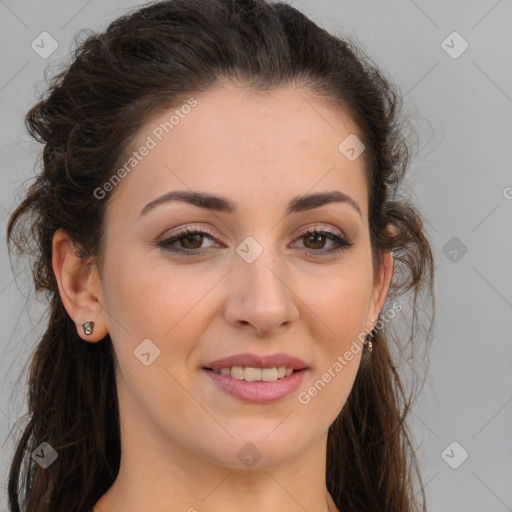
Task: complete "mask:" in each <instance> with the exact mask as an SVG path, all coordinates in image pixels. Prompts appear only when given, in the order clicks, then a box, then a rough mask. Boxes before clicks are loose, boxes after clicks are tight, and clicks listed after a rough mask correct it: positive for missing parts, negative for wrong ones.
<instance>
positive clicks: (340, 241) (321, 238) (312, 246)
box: [298, 229, 354, 255]
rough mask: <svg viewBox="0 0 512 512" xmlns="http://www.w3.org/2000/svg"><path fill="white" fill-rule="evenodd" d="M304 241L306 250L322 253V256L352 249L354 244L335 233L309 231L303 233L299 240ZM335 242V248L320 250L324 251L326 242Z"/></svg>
mask: <svg viewBox="0 0 512 512" xmlns="http://www.w3.org/2000/svg"><path fill="white" fill-rule="evenodd" d="M302 239H304V241H305V245H306V249H307V250H308V251H309V252H316V253H320V255H325V254H333V253H335V252H338V251H342V250H345V249H348V248H349V247H352V246H353V245H354V244H353V243H350V242H348V241H347V240H345V239H344V238H343V237H342V236H340V235H337V234H335V233H331V232H330V231H320V230H316V229H313V230H309V231H305V232H303V233H301V235H300V236H299V238H298V240H302ZM328 240H330V241H332V242H335V245H334V247H332V248H331V249H328V250H318V249H323V247H324V246H325V243H326V241H328Z"/></svg>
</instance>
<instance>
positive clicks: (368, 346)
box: [364, 335, 373, 354]
mask: <svg viewBox="0 0 512 512" xmlns="http://www.w3.org/2000/svg"><path fill="white" fill-rule="evenodd" d="M364 346H365V347H366V350H367V351H368V353H369V354H371V353H372V350H373V344H372V342H371V341H370V335H368V336H366V338H365V340H364Z"/></svg>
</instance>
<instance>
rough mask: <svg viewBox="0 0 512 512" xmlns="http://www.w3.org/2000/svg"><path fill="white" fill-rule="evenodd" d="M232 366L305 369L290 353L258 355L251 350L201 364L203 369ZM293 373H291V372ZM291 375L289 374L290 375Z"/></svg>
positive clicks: (299, 360) (300, 360)
mask: <svg viewBox="0 0 512 512" xmlns="http://www.w3.org/2000/svg"><path fill="white" fill-rule="evenodd" d="M233 366H249V367H251V368H273V367H275V366H287V367H289V368H293V369H294V370H304V369H307V368H308V366H307V364H306V363H305V362H304V361H303V360H302V359H299V358H298V357H295V356H291V355H290V354H284V353H282V352H281V353H278V354H269V355H265V356H260V355H258V354H253V353H251V352H244V353H243V354H236V355H233V356H229V357H223V358H221V359H216V360H215V361H211V362H210V363H208V364H205V365H204V366H203V368H204V369H207V368H210V369H212V370H220V369H222V368H232V367H233ZM292 375H293V374H292ZM290 377H291V375H290ZM282 380H284V379H282Z"/></svg>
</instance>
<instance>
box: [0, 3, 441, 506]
mask: <svg viewBox="0 0 512 512" xmlns="http://www.w3.org/2000/svg"><path fill="white" fill-rule="evenodd" d="M78 39H79V38H77V41H76V43H77V47H76V49H75V50H74V52H73V54H72V61H71V63H70V64H69V65H64V66H63V69H61V70H59V73H56V74H55V75H54V76H53V78H51V80H49V83H48V84H47V87H46V89H45V91H44V93H43V94H42V95H41V96H40V97H39V98H38V102H37V103H36V104H35V105H34V106H33V107H32V108H31V109H30V111H29V112H28V113H27V115H26V119H25V122H26V126H27V129H28V131H29V133H30V134H31V136H32V137H34V138H35V139H36V140H37V141H38V142H40V143H42V144H44V149H43V151H42V157H41V161H40V164H41V165H40V166H39V167H40V169H38V172H37V174H36V176H35V179H34V182H33V183H32V184H31V185H30V186H29V187H27V191H26V195H25V196H24V198H23V200H22V202H21V203H20V204H19V205H18V206H17V208H16V209H15V211H14V212H13V213H12V215H11V217H10V219H9V222H8V226H7V241H8V245H9V254H11V253H12V252H14V251H16V253H17V254H20V255H23V254H27V255H29V257H30V258H31V267H32V274H33V279H34V283H35V288H36V290H37V291H41V290H42V291H44V292H45V296H46V298H47V300H48V308H49V312H50V314H49V321H48V325H47V328H46V331H45V332H44V334H43V336H42V338H41V339H40V340H39V342H38V344H37V346H36V349H35V351H34V353H33V355H32V358H31V361H30V364H31V365H30V372H29V387H28V399H27V401H28V417H27V421H26V424H25V425H24V426H23V428H22V434H21V435H20V436H18V437H17V438H16V449H15V451H14V455H13V459H12V463H11V466H10V473H9V481H8V496H9V505H10V509H11V511H12V512H20V511H28V512H69V511H75V510H77V511H82V510H83V511H86V510H88V509H90V508H91V507H92V506H93V505H94V504H95V503H96V501H98V499H99V498H100V497H101V496H102V495H103V494H104V493H105V492H106V491H107V489H108V488H109V487H110V486H111V485H112V483H113V482H114V480H115V478H116V476H117V473H118V471H119V464H120V451H121V448H120V447H121V444H120V429H119V410H118V400H117V391H116V376H115V364H114V354H113V348H112V342H111V339H110V336H109V335H107V336H106V337H105V338H104V339H103V340H102V341H101V342H100V343H94V344H92V343H84V342H83V340H82V339H81V338H80V337H79V336H78V334H77V332H76V328H75V325H74V323H73V321H72V319H71V318H70V317H69V315H68V313H67V312H66V310H65V308H64V306H63V303H62V300H61V298H60V296H59V292H58V287H57V283H56V279H55V275H54V273H53V269H52V238H53V235H54V233H55V231H56V230H57V229H59V228H64V230H65V231H66V232H67V233H68V234H69V235H70V236H71V238H72V239H73V240H74V241H75V243H76V244H77V245H78V246H80V248H81V251H82V252H81V256H82V257H83V258H84V261H91V262H93V263H94V264H98V265H101V261H102V250H103V248H104V239H103V233H104V227H105V226H104V222H105V220H104V219H105V208H106V205H107V204H108V198H106V199H105V200H102V201H99V200H97V199H96V197H95V195H94V193H93V191H94V190H95V189H96V188H97V187H99V186H101V185H102V184H104V183H105V182H106V181H107V180H108V179H109V177H111V176H112V174H113V171H114V170H115V169H116V168H117V166H118V165H120V162H122V161H123V159H124V158H125V155H126V154H128V151H129V149H130V142H131V141H133V140H134V137H135V136H136V134H137V130H138V129H139V128H140V127H141V126H142V125H143V124H144V122H145V121H147V120H148V119H149V118H150V117H151V116H152V115H153V114H155V113H157V112H159V111H161V110H162V109H164V108H169V107H171V106H178V105H180V104H181V103H182V101H183V99H184V98H187V97H189V96H190V95H191V94H194V93H197V92H200V91H204V90H206V89H207V88H208V87H210V86H212V84H216V83H219V82H220V81H221V80H226V79H227V80H230V81H231V82H232V83H236V84H240V85H241V86H244V87H246V88H247V89H248V90H250V91H259V90H272V89H276V88H280V87H284V86H290V85H292V86H294V87H295V88H296V90H297V91H300V90H306V91H311V92H313V93H315V94H317V95H318V96H319V97H322V98H324V99H325V100H326V101H329V102H331V103H332V104H333V105H337V106H340V107H342V108H343V109H345V111H346V112H348V113H349V115H350V116H351V118H352V120H353V121H354V122H355V124H356V125H357V127H358V129H359V131H360V133H361V135H362V138H363V143H364V144H365V146H366V150H365V152H364V154H363V157H364V165H365V177H366V182H367V188H368V205H369V229H370V240H371V247H372V255H373V264H374V268H375V269H378V266H379V265H380V264H381V263H382V255H383V252H384V251H387V250H392V251H393V254H394V269H393V277H392V281H391V285H390V288H389V292H388V297H387V299H388V300H398V299H399V300H400V301H401V303H403V304H404V305H407V306H408V309H409V310H410V313H411V315H412V316H411V318H412V326H411V329H410V331H408V334H407V333H406V334H405V335H404V334H396V333H394V332H393V331H392V329H391V327H394V325H392V322H389V321H387V322H384V321H383V320H386V319H385V318H381V321H382V323H383V324H384V325H383V327H382V329H378V330H377V332H375V333H374V336H373V340H372V342H373V352H372V353H371V354H369V353H365V356H364V357H363V358H362V360H361V363H360V367H359V370H358V373H357V376H356V379H355V382H354V385H353V388H352V390H351V393H350V395H349V398H348V400H347V402H346V404H345V405H344V407H343V409H342V410H341V411H340V414H339V415H338V417H337V418H336V420H335V421H334V422H333V423H332V425H331V426H330V428H329V433H328V444H327V468H326V483H327V488H328V490H329V492H330V493H331V495H332V497H333V499H334V502H335V504H336V505H337V507H338V508H339V509H340V510H343V511H344V512H349V511H353V512H355V511H362V510H367V511H372V512H373V511H375V512H377V511H379V512H382V511H386V512H411V511H417V510H426V508H425V493H424V491H423V486H422V485H421V475H420V471H419V469H418V466H417V463H416V455H415V450H414V447H413V445H412V443H411V436H410V432H409V430H408V426H407V423H406V421H405V419H406V416H407V414H408V413H409V411H410V408H411V405H412V403H413V401H414V400H415V398H416V397H415V396H413V394H412V393H409V394H408V393H407V391H406V386H405V385H404V382H405V379H404V377H406V378H407V380H408V381H409V376H408V375H407V374H406V375H405V376H404V375H400V369H401V368H400V365H399V364H397V360H398V359H397V358H401V357H402V356H403V354H404V353H405V350H406V348H407V347H408V348H409V349H410V350H411V352H412V353H416V349H417V348H418V347H420V346H424V347H426V346H427V345H428V341H429V339H430V332H431V329H432V325H433V318H434V299H433V257H432V251H431V247H430V244H429V241H428V238H427V236H426V233H425V229H424V224H423V221H422V216H421V215H420V213H419V211H418V210H417V209H416V208H415V207H414V206H412V204H411V203H410V202H409V200H408V199H407V198H405V197H403V196H402V195H401V192H400V190H399V185H400V184H401V183H402V179H403V177H404V175H405V172H406V170H407V168H408V166H409V164H410V161H411V156H412V152H413V149H414V148H413V142H412V139H411V134H412V131H408V127H409V125H408V123H407V117H406V116H405V115H404V112H403V109H402V103H403V100H402V96H401V94H400V92H399V90H398V88H397V87H396V86H395V85H393V82H392V80H391V79H390V78H386V76H385V74H384V72H383V71H381V70H380V69H379V68H378V66H377V65H376V64H375V63H374V62H373V61H372V59H370V58H369V57H368V55H367V54H366V52H365V51H364V50H363V49H362V48H361V45H360V44H358V43H357V42H356V41H355V40H353V38H349V37H343V38H341V37H336V36H334V35H331V34H330V33H328V32H327V31H325V30H324V29H322V28H320V27H319V26H318V25H316V24H315V23H314V22H313V21H311V20H310V19H308V18H307V17H306V16H305V15H304V14H302V13H301V12H299V11H298V10H296V9H295V8H293V7H291V6H290V5H288V4H286V3H284V2H279V3H270V2H268V1H266V0H169V1H162V2H156V3H151V4H146V5H145V6H143V7H139V9H138V10H135V11H132V12H130V13H128V14H126V15H123V16H121V17H119V18H118V19H116V20H115V21H113V22H112V23H111V24H110V25H109V26H108V28H107V29H106V30H105V31H104V32H103V33H87V34H85V37H83V40H78ZM389 227H392V228H393V229H391V230H389V229H388V228H389ZM13 244H14V247H13ZM421 297H424V298H426V299H427V300H428V301H430V302H429V304H430V306H431V309H430V312H431V315H428V318H429V320H430V322H429V323H428V324H427V330H426V333H425V332H424V333H423V334H422V333H421V332H420V330H419V329H418V328H417V317H418V313H419V312H420V309H421V308H420V298H421ZM394 323H395V324H396V321H395V322H394ZM394 349H398V351H397V352H396V353H395V354H393V350H394ZM406 362H407V365H408V366H407V368H408V370H411V369H414V367H413V366H412V363H411V361H410V359H408V360H407V361H406ZM409 373H410V372H409ZM412 375H413V376H416V378H418V376H417V374H416V372H413V374H412ZM415 382H418V381H417V380H412V379H411V380H410V382H408V384H410V385H411V386H410V388H411V389H412V388H413V387H414V383H415ZM42 442H48V443H49V444H50V445H51V446H52V447H53V448H54V449H56V450H57V451H58V453H59V458H58V463H55V464H53V465H52V466H51V467H50V468H48V469H46V470H44V469H42V468H41V467H40V466H39V465H37V464H36V463H35V462H34V461H33V460H32V459H31V457H30V454H31V452H32V451H33V450H34V449H35V448H36V447H38V446H39V445H40V444H41V443H42ZM416 477H417V480H416ZM417 481H419V487H420V489H419V491H421V492H419V491H417V490H416V484H417ZM418 494H421V497H422V499H421V500H419V499H418Z"/></svg>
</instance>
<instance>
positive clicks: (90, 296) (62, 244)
mask: <svg viewBox="0 0 512 512" xmlns="http://www.w3.org/2000/svg"><path fill="white" fill-rule="evenodd" d="M52 266H53V272H54V273H55V278H56V280H57V284H58V287H59V294H60V298H61V300H62V303H63V305H64V308H65V309H66V311H67V312H68V314H69V316H70V317H71V318H72V319H73V321H74V322H75V324H76V329H77V332H78V335H79V336H80V337H81V338H82V339H83V340H85V341H92V342H96V341H99V340H101V339H103V338H104V337H105V336H106V335H107V334H108V330H107V324H106V322H105V318H104V309H103V307H102V304H101V302H103V301H102V300H101V288H100V279H99V274H98V269H97V267H96V265H93V264H92V263H91V262H90V259H84V258H83V257H81V256H80V255H79V254H78V252H77V248H76V245H75V243H74V241H73V240H72V239H71V238H70V237H69V235H68V234H67V233H66V232H65V231H64V229H62V228H60V229H58V230H57V231H56V232H55V233H54V235H53V252H52ZM88 321H93V322H94V329H93V332H92V333H91V334H89V335H86V334H85V333H84V330H83V328H82V324H83V323H85V322H88Z"/></svg>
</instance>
